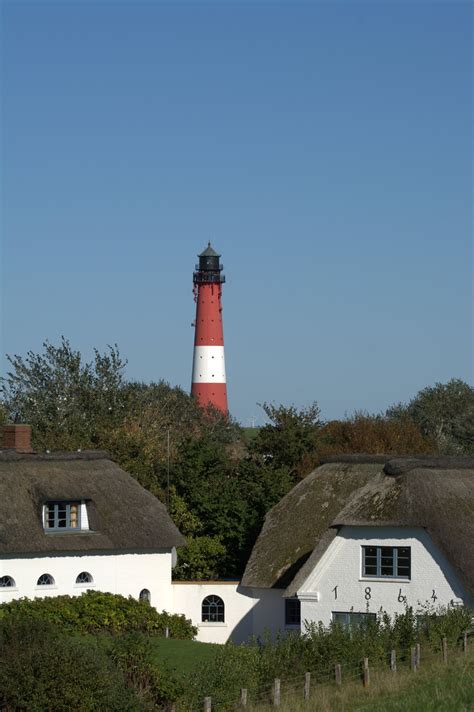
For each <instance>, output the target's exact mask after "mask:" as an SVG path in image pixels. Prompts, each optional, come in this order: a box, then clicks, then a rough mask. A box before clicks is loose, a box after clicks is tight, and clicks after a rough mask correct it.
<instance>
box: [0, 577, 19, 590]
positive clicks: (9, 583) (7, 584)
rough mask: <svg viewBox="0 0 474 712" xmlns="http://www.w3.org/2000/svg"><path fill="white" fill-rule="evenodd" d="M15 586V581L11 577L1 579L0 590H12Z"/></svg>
mask: <svg viewBox="0 0 474 712" xmlns="http://www.w3.org/2000/svg"><path fill="white" fill-rule="evenodd" d="M15 585H16V584H15V581H14V580H13V579H12V577H11V576H1V577H0V588H12V587H14V586H15Z"/></svg>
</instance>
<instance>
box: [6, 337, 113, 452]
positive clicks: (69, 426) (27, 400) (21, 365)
mask: <svg viewBox="0 0 474 712" xmlns="http://www.w3.org/2000/svg"><path fill="white" fill-rule="evenodd" d="M43 347H44V353H42V354H35V353H33V352H32V351H28V353H27V355H26V357H25V358H23V357H22V356H18V355H15V356H7V359H8V361H9V362H10V364H11V366H12V371H10V372H8V373H7V376H6V378H2V379H1V382H2V393H3V399H4V407H5V410H6V412H7V416H8V417H9V418H10V419H11V420H13V421H14V422H22V423H29V424H30V425H32V427H33V442H34V444H35V446H36V447H37V448H40V449H46V448H50V447H51V445H52V444H54V447H55V448H56V449H76V448H79V447H81V448H86V447H97V446H98V445H99V444H100V436H99V433H100V431H101V430H103V429H104V428H110V427H112V426H113V425H114V424H116V423H117V421H118V420H120V419H121V418H122V417H123V408H124V398H123V369H124V368H125V364H126V362H124V361H123V360H122V358H121V356H120V354H119V351H118V348H117V346H109V347H108V350H107V351H106V352H105V353H103V354H101V353H99V351H98V350H97V349H94V360H93V361H92V362H89V363H82V358H81V354H80V352H79V351H74V350H73V349H72V347H71V345H70V344H69V341H68V340H67V339H65V338H64V337H62V339H61V343H60V345H59V346H54V345H53V344H50V343H49V341H45V342H44V344H43Z"/></svg>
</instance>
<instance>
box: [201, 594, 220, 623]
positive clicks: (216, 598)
mask: <svg viewBox="0 0 474 712" xmlns="http://www.w3.org/2000/svg"><path fill="white" fill-rule="evenodd" d="M211 598H212V599H214V600H213V601H212V602H210V599H211ZM208 601H209V602H208ZM212 604H213V605H215V607H216V608H217V609H218V611H217V614H216V615H217V616H218V617H217V618H216V619H214V620H213V619H212V615H211V613H210V606H211V605H212ZM205 605H207V606H208V607H209V616H208V618H204V606H205ZM219 609H221V610H219ZM220 616H222V618H221V617H220ZM201 624H204V625H225V624H226V621H225V603H224V599H223V598H221V597H220V596H218V595H217V594H215V593H209V594H208V595H207V596H205V597H204V598H203V599H202V601H201Z"/></svg>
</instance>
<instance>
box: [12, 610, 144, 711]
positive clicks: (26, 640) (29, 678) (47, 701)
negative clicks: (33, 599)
mask: <svg viewBox="0 0 474 712" xmlns="http://www.w3.org/2000/svg"><path fill="white" fill-rule="evenodd" d="M0 709H2V710H4V712H13V711H15V712H16V711H17V710H28V712H45V711H47V710H54V712H63V711H64V712H69V710H75V711H77V712H102V710H107V711H108V712H128V711H129V710H130V711H131V712H140V711H142V710H146V709H148V708H147V707H146V706H145V705H144V704H142V703H141V702H140V700H139V699H138V698H136V697H135V696H134V695H133V693H132V692H131V691H129V690H128V689H127V687H126V685H125V683H124V679H123V676H122V675H121V673H120V671H119V670H118V669H117V668H116V667H114V665H113V662H112V661H111V660H110V659H109V658H108V657H107V654H106V653H105V651H104V650H103V649H101V648H100V646H99V645H98V644H97V642H96V641H95V640H93V639H82V640H80V639H75V638H72V637H70V636H69V637H67V636H65V635H64V634H62V633H61V632H60V631H59V630H58V629H57V628H56V627H55V626H53V625H52V624H50V623H47V622H45V621H40V620H31V619H30V620H27V619H24V620H22V621H20V620H14V619H8V620H5V619H4V620H2V621H0Z"/></svg>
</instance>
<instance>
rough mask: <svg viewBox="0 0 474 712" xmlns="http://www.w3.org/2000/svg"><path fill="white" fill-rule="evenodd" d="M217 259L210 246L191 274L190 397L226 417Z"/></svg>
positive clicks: (218, 266) (220, 277)
mask: <svg viewBox="0 0 474 712" xmlns="http://www.w3.org/2000/svg"><path fill="white" fill-rule="evenodd" d="M219 258H220V255H218V254H217V252H216V251H215V250H214V249H213V248H212V247H211V243H210V242H209V244H208V246H207V248H206V249H205V250H204V252H201V254H200V255H199V264H197V265H196V271H195V272H194V274H193V283H194V300H195V302H196V321H195V322H194V327H195V337H194V359H193V377H192V386H191V394H192V395H193V396H194V397H195V398H196V400H197V402H198V403H199V405H201V406H207V405H213V406H214V407H215V408H218V409H219V410H221V411H222V412H223V413H227V411H228V408H227V385H226V377H225V359H224V329H223V325H222V285H223V283H224V282H225V277H224V275H223V274H222V270H223V266H222V264H221V263H220V261H219Z"/></svg>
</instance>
